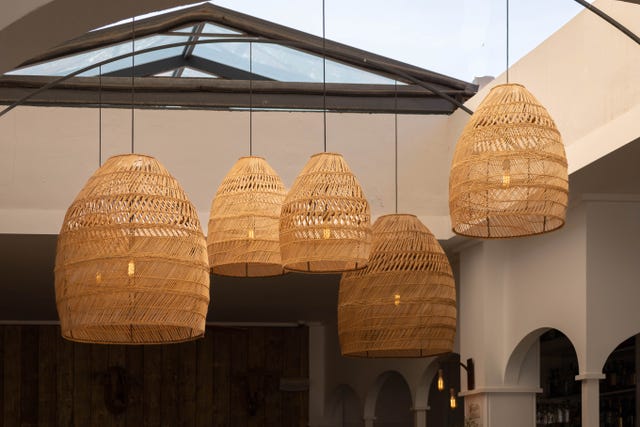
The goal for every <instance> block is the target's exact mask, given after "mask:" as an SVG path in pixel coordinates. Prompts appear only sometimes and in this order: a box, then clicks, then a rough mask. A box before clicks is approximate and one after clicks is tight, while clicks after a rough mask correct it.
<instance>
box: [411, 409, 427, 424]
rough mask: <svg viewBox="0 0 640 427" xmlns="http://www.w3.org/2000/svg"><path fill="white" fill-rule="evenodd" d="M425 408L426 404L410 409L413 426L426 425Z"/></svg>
mask: <svg viewBox="0 0 640 427" xmlns="http://www.w3.org/2000/svg"><path fill="white" fill-rule="evenodd" d="M427 409H428V408H427V407H426V406H418V407H414V408H413V409H412V410H413V425H414V427H427Z"/></svg>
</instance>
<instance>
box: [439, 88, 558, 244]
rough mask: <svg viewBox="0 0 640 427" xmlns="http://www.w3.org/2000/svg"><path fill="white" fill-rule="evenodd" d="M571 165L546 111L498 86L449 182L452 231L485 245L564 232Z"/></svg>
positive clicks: (464, 142) (470, 130)
mask: <svg viewBox="0 0 640 427" xmlns="http://www.w3.org/2000/svg"><path fill="white" fill-rule="evenodd" d="M568 193H569V184H568V175H567V158H566V156H565V152H564V146H563V144H562V140H561V138H560V133H559V132H558V129H557V128H556V125H555V123H554V122H553V119H552V118H551V116H550V115H549V113H548V112H547V110H546V109H545V108H544V107H543V106H542V105H541V104H540V103H539V102H538V100H537V99H536V98H535V97H534V96H533V95H532V94H531V93H530V92H529V91H528V90H527V89H525V88H524V87H523V86H522V85H519V84H503V85H498V86H495V87H494V88H493V89H491V91H490V92H489V95H487V97H486V98H485V99H484V100H483V101H482V103H481V104H480V106H479V107H478V109H477V110H476V112H475V113H474V114H473V116H471V119H470V120H469V122H468V123H467V125H466V127H465V128H464V130H463V132H462V135H461V136H460V139H459V141H458V144H457V146H456V150H455V154H454V156H453V164H452V167H451V175H450V177H449V208H450V214H451V223H452V227H453V231H454V232H455V233H457V234H460V235H464V236H471V237H482V238H507V237H520V236H529V235H534V234H541V233H546V232H549V231H553V230H555V229H558V228H560V227H562V226H563V225H564V222H565V215H566V209H567V201H568Z"/></svg>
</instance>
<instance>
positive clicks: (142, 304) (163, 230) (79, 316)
mask: <svg viewBox="0 0 640 427" xmlns="http://www.w3.org/2000/svg"><path fill="white" fill-rule="evenodd" d="M55 287H56V303H57V307H58V314H59V316H60V325H61V328H62V336H63V337H64V338H67V339H70V340H73V341H81V342H90V343H100V344H156V343H173V342H181V341H187V340H191V339H194V338H198V337H200V336H202V335H203V334H204V328H205V317H206V314H207V307H208V305H209V267H208V263H207V248H206V242H205V238H204V235H203V234H202V231H201V228H200V222H199V221H198V216H197V213H196V210H195V208H194V206H193V205H192V204H191V202H189V200H188V199H187V196H186V195H185V193H184V191H183V190H182V188H181V187H180V185H179V184H178V182H177V181H176V180H175V178H173V177H172V176H171V175H170V174H169V172H168V171H167V170H166V169H165V168H164V167H163V166H162V165H161V164H160V163H159V162H158V161H157V160H155V159H154V158H152V157H149V156H144V155H137V154H131V155H123V156H115V157H111V158H110V159H109V160H107V161H106V162H105V164H104V165H103V166H102V167H100V168H99V169H98V170H97V171H96V172H95V173H94V174H93V176H91V178H89V181H88V182H87V183H86V185H85V186H84V188H83V189H82V190H81V191H80V193H79V194H78V196H77V197H76V199H75V200H74V201H73V203H72V204H71V206H70V207H69V209H68V211H67V214H66V216H65V218H64V223H63V224H62V229H61V231H60V235H59V237H58V247H57V252H56V269H55Z"/></svg>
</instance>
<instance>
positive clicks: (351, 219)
mask: <svg viewBox="0 0 640 427" xmlns="http://www.w3.org/2000/svg"><path fill="white" fill-rule="evenodd" d="M324 12H325V7H324V1H323V2H322V42H323V55H322V66H323V72H322V75H323V88H324V96H323V103H324V108H323V119H324V152H323V153H319V154H315V155H313V156H311V159H309V161H308V162H307V164H306V165H305V167H304V169H302V172H300V174H299V175H298V177H297V178H296V180H295V182H294V183H293V186H292V187H291V190H289V193H288V194H287V197H286V199H285V201H284V204H283V205H282V213H281V216H280V251H281V254H282V264H283V266H284V268H285V270H288V271H297V272H304V273H329V272H343V271H350V270H356V269H360V268H363V267H364V266H365V265H366V263H367V259H368V258H369V251H370V249H371V226H370V224H371V214H370V211H369V203H368V202H367V199H366V198H365V196H364V193H363V191H362V188H361V186H360V183H359V182H358V179H357V178H356V176H355V175H354V174H353V172H352V171H351V169H350V168H349V166H348V165H347V162H346V161H345V159H344V158H343V157H342V155H340V154H337V153H327V105H326V99H327V89H326V57H325V54H324V44H325V41H326V37H325V14H324Z"/></svg>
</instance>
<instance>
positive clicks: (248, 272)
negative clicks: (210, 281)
mask: <svg viewBox="0 0 640 427" xmlns="http://www.w3.org/2000/svg"><path fill="white" fill-rule="evenodd" d="M252 52H253V49H252V43H249V73H252V72H253V67H252V64H253V61H252ZM249 86H250V87H249V97H250V98H251V99H252V97H253V80H250V81H249ZM249 154H250V155H249V157H242V158H240V159H239V160H238V161H237V162H236V164H235V165H234V166H233V168H232V169H231V171H229V173H228V174H227V175H226V176H225V178H224V180H223V181H222V184H221V185H220V187H219V188H218V192H217V194H216V196H215V198H214V199H213V202H212V203H211V213H210V216H209V230H208V233H207V246H208V252H209V265H210V266H211V269H212V271H213V272H214V273H216V274H219V275H222V276H235V277H266V276H277V275H279V274H282V272H283V270H282V260H281V257H280V228H279V227H280V210H281V208H282V202H283V201H284V198H285V196H286V190H285V187H284V184H283V183H282V180H281V179H280V177H279V176H278V174H277V173H276V172H275V171H274V170H273V168H271V166H269V164H268V163H267V161H266V160H265V159H263V158H262V157H256V156H253V104H252V102H251V101H250V102H249Z"/></svg>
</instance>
